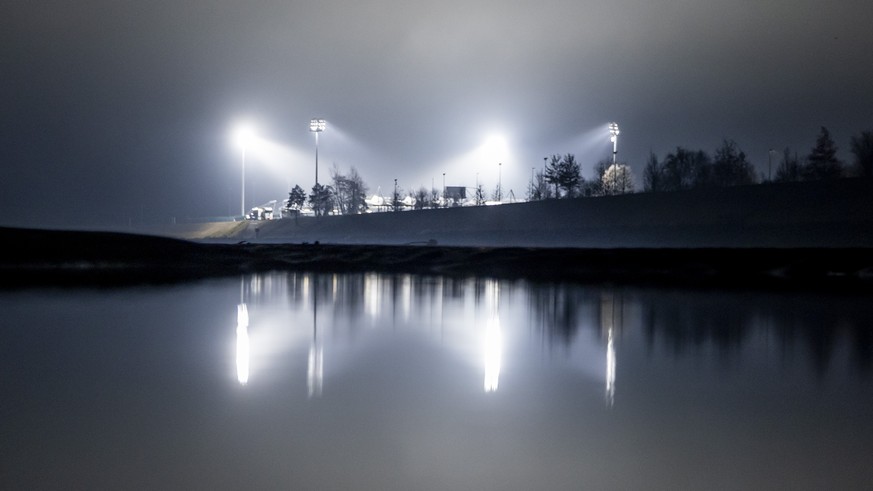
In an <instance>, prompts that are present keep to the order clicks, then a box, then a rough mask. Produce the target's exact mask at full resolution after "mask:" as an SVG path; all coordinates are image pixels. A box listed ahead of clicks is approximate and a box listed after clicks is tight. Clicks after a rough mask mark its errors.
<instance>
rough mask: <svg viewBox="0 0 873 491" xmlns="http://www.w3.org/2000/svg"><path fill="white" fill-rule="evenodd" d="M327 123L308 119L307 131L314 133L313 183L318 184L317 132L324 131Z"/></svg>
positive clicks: (321, 120)
mask: <svg viewBox="0 0 873 491" xmlns="http://www.w3.org/2000/svg"><path fill="white" fill-rule="evenodd" d="M326 127H327V123H326V122H325V120H323V119H312V120H310V121H309V131H311V132H313V133H315V185H316V186H318V134H319V133H321V132H322V131H324V128H326Z"/></svg>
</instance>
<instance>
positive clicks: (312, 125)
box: [309, 119, 327, 133]
mask: <svg viewBox="0 0 873 491" xmlns="http://www.w3.org/2000/svg"><path fill="white" fill-rule="evenodd" d="M326 126H327V122H326V121H325V120H323V119H312V120H310V121H309V131H312V132H313V133H318V132H321V131H324V128H325V127H326Z"/></svg>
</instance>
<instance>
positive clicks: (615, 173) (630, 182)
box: [601, 163, 634, 195]
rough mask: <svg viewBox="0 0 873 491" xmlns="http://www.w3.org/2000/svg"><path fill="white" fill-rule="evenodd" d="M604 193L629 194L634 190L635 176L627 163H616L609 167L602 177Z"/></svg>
mask: <svg viewBox="0 0 873 491" xmlns="http://www.w3.org/2000/svg"><path fill="white" fill-rule="evenodd" d="M601 182H603V194H606V195H616V194H627V193H632V192H633V191H634V178H633V174H632V173H631V169H630V167H629V166H628V165H627V164H623V163H615V164H612V165H610V166H609V167H607V169H606V171H605V172H604V173H603V177H602V178H601Z"/></svg>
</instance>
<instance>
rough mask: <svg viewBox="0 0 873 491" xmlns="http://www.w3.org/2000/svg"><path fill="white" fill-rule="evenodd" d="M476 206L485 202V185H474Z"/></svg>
mask: <svg viewBox="0 0 873 491" xmlns="http://www.w3.org/2000/svg"><path fill="white" fill-rule="evenodd" d="M475 199H476V206H482V205H484V204H485V186H484V185H482V184H479V185H478V186H476V198H475Z"/></svg>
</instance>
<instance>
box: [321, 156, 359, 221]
mask: <svg viewBox="0 0 873 491" xmlns="http://www.w3.org/2000/svg"><path fill="white" fill-rule="evenodd" d="M330 175H331V178H332V179H333V192H334V200H336V207H337V209H338V210H339V212H340V213H341V214H343V215H348V214H358V213H362V212H363V211H364V210H366V209H367V202H366V199H367V186H366V185H365V184H364V180H363V179H362V178H361V176H360V175H359V174H358V171H357V170H356V169H355V168H354V167H352V168H351V170H349V173H348V175H343V174H342V173H340V171H339V168H338V167H337V166H336V164H334V166H333V168H332V169H331V172H330Z"/></svg>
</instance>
